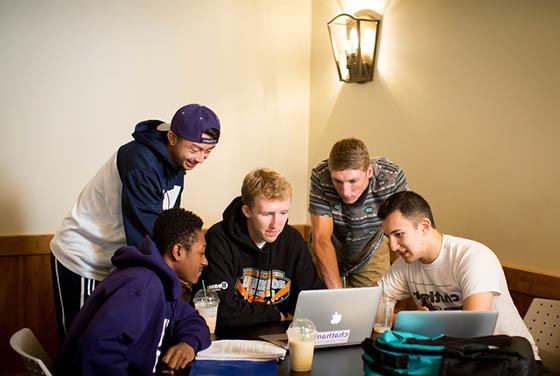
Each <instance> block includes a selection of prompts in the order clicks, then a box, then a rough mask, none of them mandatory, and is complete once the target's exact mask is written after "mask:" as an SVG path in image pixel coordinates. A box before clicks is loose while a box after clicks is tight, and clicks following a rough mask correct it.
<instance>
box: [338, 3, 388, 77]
mask: <svg viewBox="0 0 560 376" xmlns="http://www.w3.org/2000/svg"><path fill="white" fill-rule="evenodd" d="M379 23H380V21H379V20H378V19H375V18H373V17H369V16H367V17H365V16H364V17H360V18H358V17H354V16H351V15H349V14H346V13H343V14H339V15H338V16H336V17H335V18H333V19H332V20H331V21H330V22H329V23H327V25H328V27H329V36H330V38H331V45H332V50H333V54H334V59H335V61H336V68H337V70H338V78H339V79H340V81H344V82H357V83H364V82H367V81H371V80H373V70H374V68H375V58H376V55H377V35H378V34H379Z"/></svg>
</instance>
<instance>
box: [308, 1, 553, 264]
mask: <svg viewBox="0 0 560 376" xmlns="http://www.w3.org/2000/svg"><path fill="white" fill-rule="evenodd" d="M360 5H363V6H364V7H365V8H370V9H375V10H378V11H380V12H381V13H382V14H383V17H384V19H383V25H382V34H381V46H380V54H379V63H378V68H379V71H378V72H376V74H377V76H376V77H375V78H374V81H373V82H372V83H367V84H364V85H358V84H343V83H340V82H338V81H337V79H338V78H337V74H336V68H335V66H334V62H333V59H332V56H331V50H330V45H329V40H328V33H327V28H326V22H328V21H329V20H330V19H331V18H332V17H334V16H335V15H337V14H338V13H340V12H341V11H343V10H344V11H356V10H357V9H355V7H356V3H355V2H354V1H351V0H347V1H342V0H341V1H334V0H332V1H326V0H314V1H313V14H312V55H311V72H312V73H311V112H310V136H309V137H310V144H309V163H310V167H311V166H312V165H313V164H315V163H317V162H318V161H320V160H321V159H323V158H325V157H326V156H327V154H328V151H329V149H330V146H331V145H332V143H333V142H335V141H336V140H337V139H339V138H342V137H348V136H354V137H358V138H362V139H363V140H364V141H365V142H366V143H367V144H368V145H369V148H370V151H371V153H372V154H373V155H384V156H388V157H389V158H390V159H392V160H393V161H395V162H397V163H398V164H400V165H401V166H402V167H403V168H404V169H405V171H406V173H407V176H408V181H409V185H410V188H411V189H413V190H415V191H417V192H419V193H421V194H422V195H424V196H425V197H426V198H427V199H428V200H429V201H430V203H431V204H432V206H433V209H434V213H435V216H436V222H437V224H438V226H439V228H440V229H441V230H442V231H444V232H446V233H450V234H455V235H459V236H464V237H467V238H472V239H476V240H479V241H481V242H483V243H485V244H487V245H488V246H489V247H490V248H492V249H493V250H494V251H495V253H496V254H497V255H498V257H499V258H500V260H501V261H502V263H504V264H508V265H512V266H520V267H523V268H525V269H534V270H536V271H540V272H544V273H551V274H556V275H558V273H560V250H559V248H558V244H557V242H556V241H555V240H556V231H557V227H558V224H559V220H558V215H559V213H560V198H559V197H560V195H559V194H558V193H557V191H558V189H557V187H558V186H559V185H560V174H559V168H558V163H559V162H560V151H559V148H558V146H557V144H558V140H560V126H559V118H560V105H559V103H560V102H559V99H560V70H559V69H558V67H559V66H560V48H559V44H558V40H560V2H555V1H524V0H514V1H512V0H508V1H505V0H503V1H484V0H478V1H473V0H461V1H459V0H456V1H445V0H441V1H413V0H388V1H386V2H384V1H362V2H361V4H360ZM347 6H353V7H354V9H349V8H347Z"/></svg>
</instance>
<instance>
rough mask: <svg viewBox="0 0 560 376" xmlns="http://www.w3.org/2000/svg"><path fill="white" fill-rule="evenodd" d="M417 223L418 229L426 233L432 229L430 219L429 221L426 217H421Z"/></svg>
mask: <svg viewBox="0 0 560 376" xmlns="http://www.w3.org/2000/svg"><path fill="white" fill-rule="evenodd" d="M418 225H419V226H420V229H421V230H422V233H427V232H428V231H430V230H431V229H432V221H430V220H429V219H428V218H426V217H423V218H422V219H421V220H420V222H419V223H418Z"/></svg>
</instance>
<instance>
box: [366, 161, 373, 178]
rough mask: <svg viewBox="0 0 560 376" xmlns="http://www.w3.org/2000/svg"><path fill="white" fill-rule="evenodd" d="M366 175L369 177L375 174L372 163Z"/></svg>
mask: <svg viewBox="0 0 560 376" xmlns="http://www.w3.org/2000/svg"><path fill="white" fill-rule="evenodd" d="M366 176H367V178H368V180H369V179H371V177H372V176H373V166H372V165H371V164H370V165H369V167H368V168H367V171H366Z"/></svg>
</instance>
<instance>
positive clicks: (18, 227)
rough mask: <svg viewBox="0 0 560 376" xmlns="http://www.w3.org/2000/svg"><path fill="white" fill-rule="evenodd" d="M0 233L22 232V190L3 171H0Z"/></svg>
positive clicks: (23, 223) (13, 233)
mask: <svg viewBox="0 0 560 376" xmlns="http://www.w3.org/2000/svg"><path fill="white" fill-rule="evenodd" d="M0 181H2V186H0V213H1V214H0V235H17V234H21V233H22V232H24V231H23V230H24V228H25V221H24V217H25V216H24V213H23V203H24V200H25V198H24V197H23V195H24V193H23V190H21V189H18V184H17V183H16V182H15V180H14V179H13V178H11V177H10V176H6V174H5V172H4V171H2V172H0Z"/></svg>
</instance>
